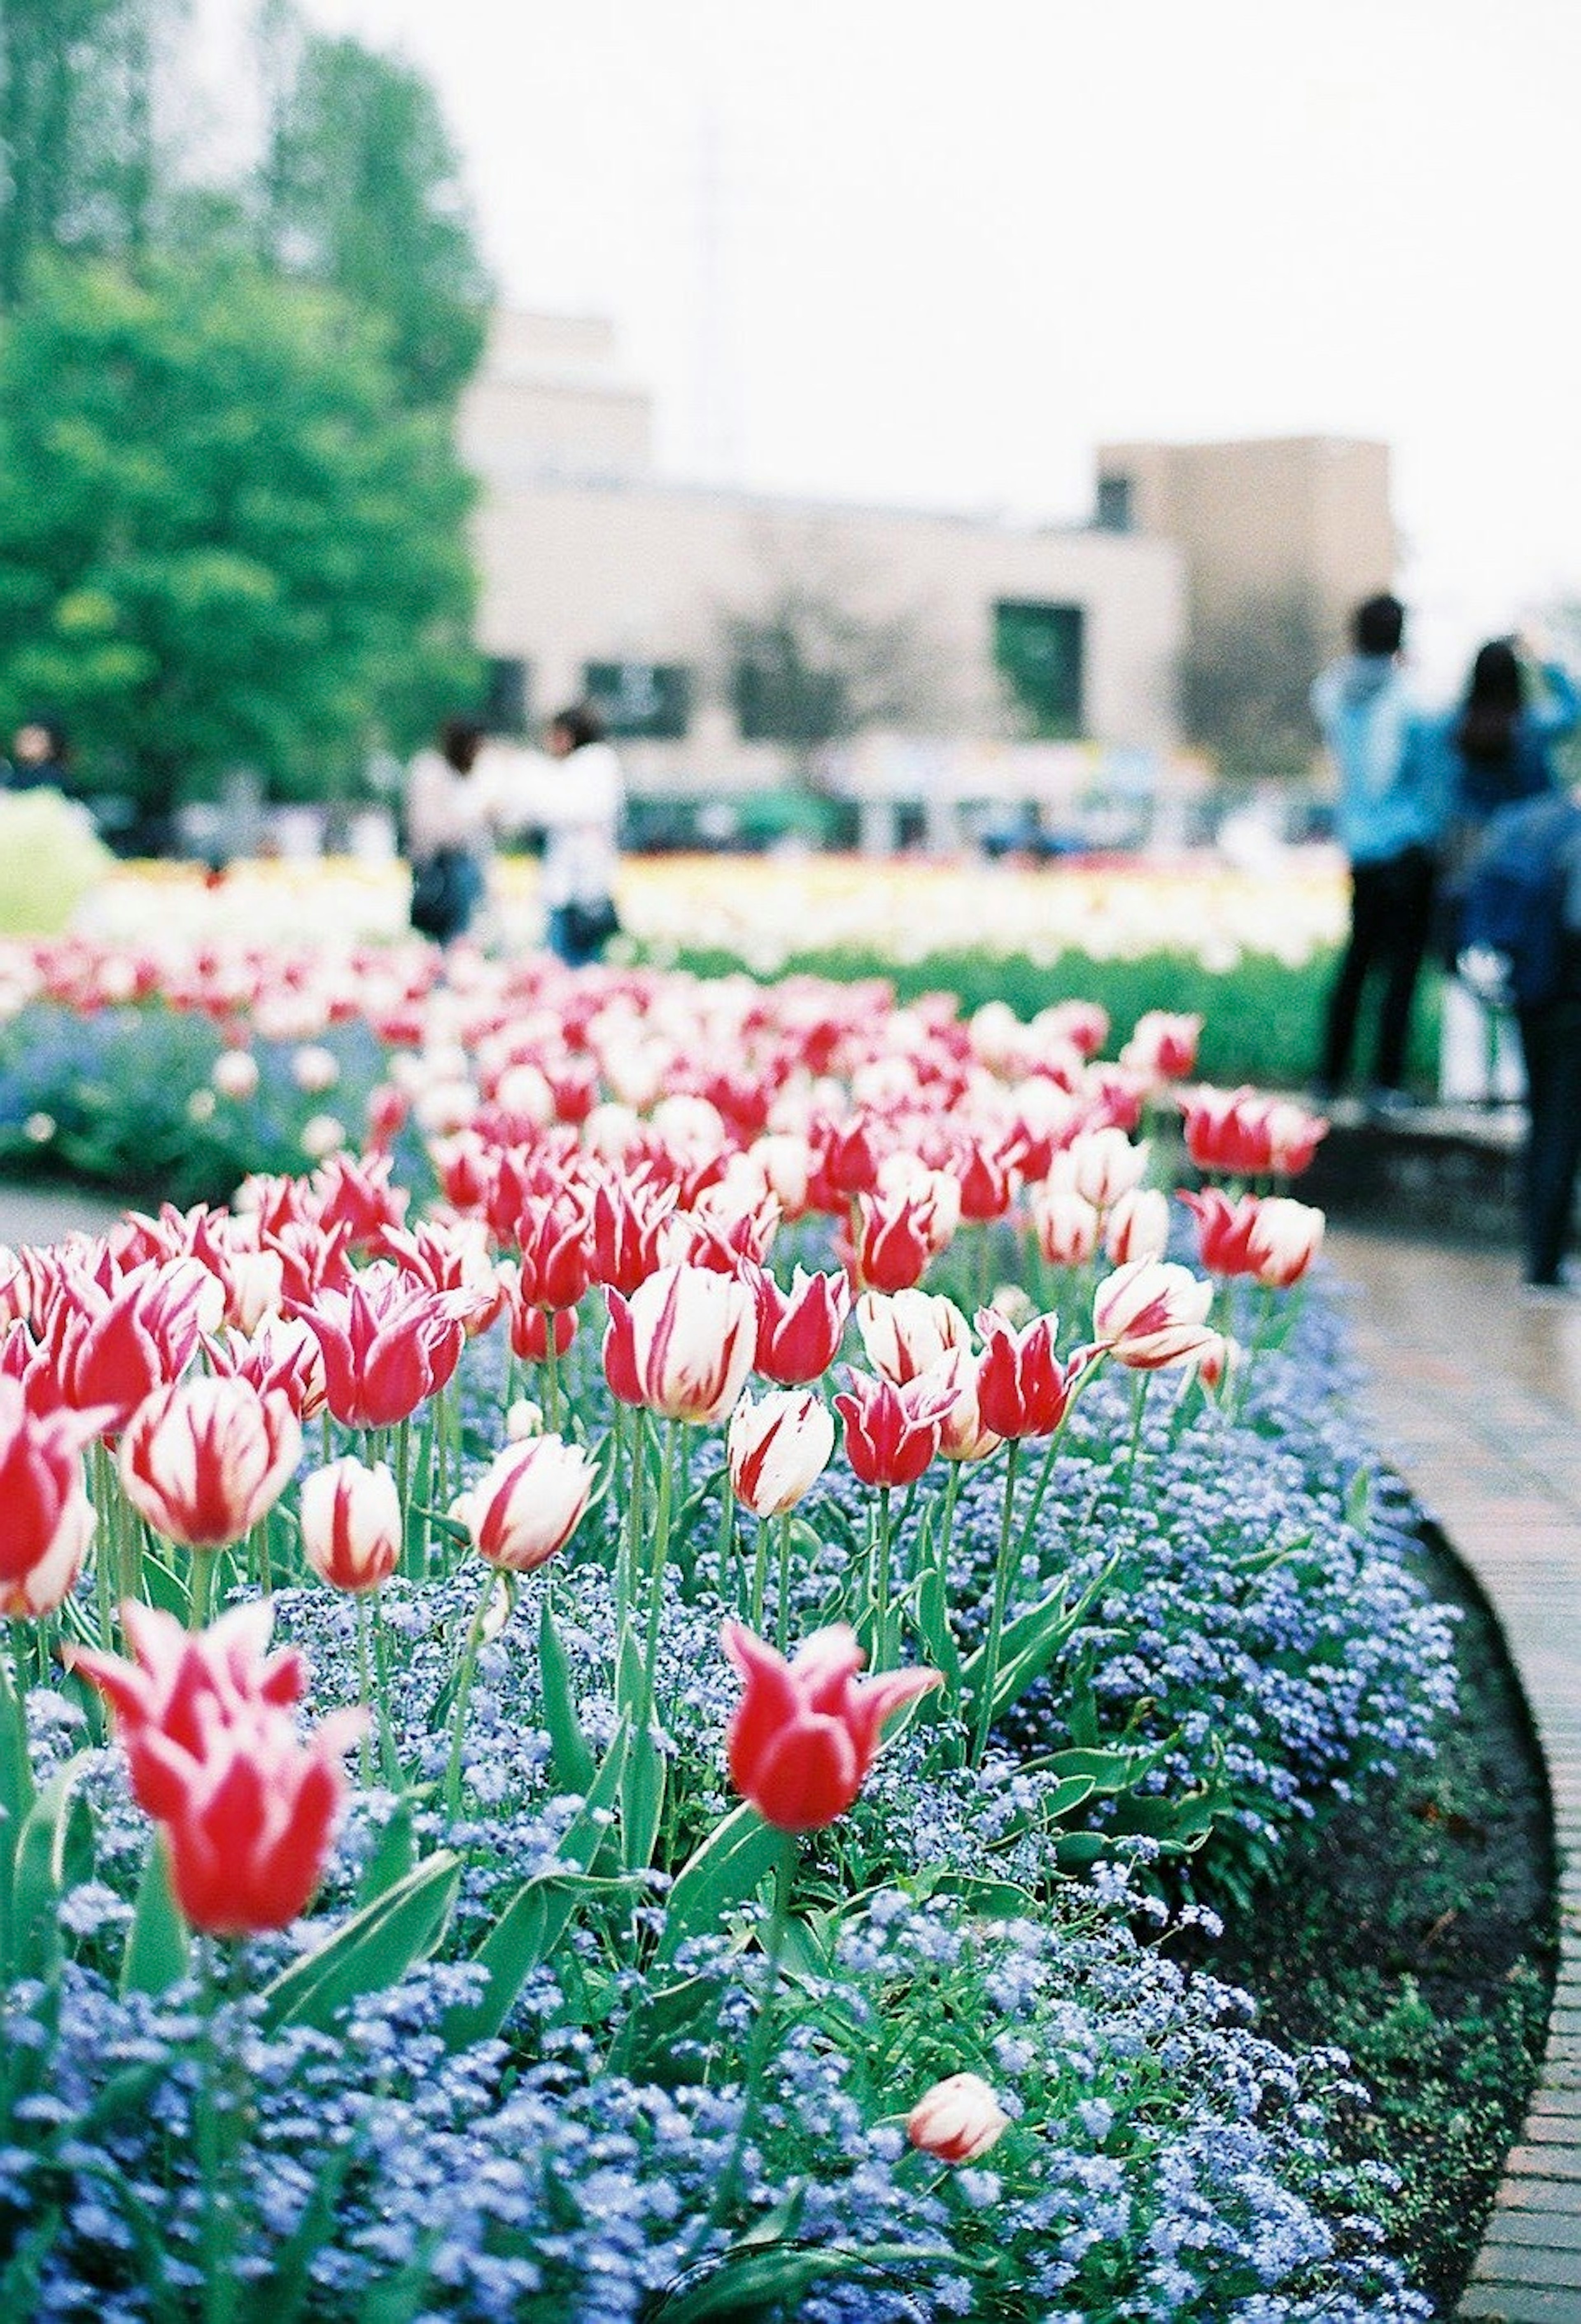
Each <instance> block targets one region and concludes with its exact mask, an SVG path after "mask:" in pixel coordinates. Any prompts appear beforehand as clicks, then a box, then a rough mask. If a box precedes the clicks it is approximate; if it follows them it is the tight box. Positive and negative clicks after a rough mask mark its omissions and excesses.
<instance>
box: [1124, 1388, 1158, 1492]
mask: <svg viewBox="0 0 1581 2324" xmlns="http://www.w3.org/2000/svg"><path fill="white" fill-rule="evenodd" d="M1152 1377H1153V1375H1152V1373H1151V1372H1138V1373H1137V1374H1136V1376H1135V1379H1133V1381H1132V1382H1131V1443H1130V1449H1129V1451H1128V1452H1127V1453H1126V1499H1127V1500H1129V1499H1130V1498H1131V1487H1132V1484H1133V1482H1134V1480H1135V1475H1136V1456H1137V1454H1138V1453H1139V1452H1140V1451H1141V1450H1142V1416H1143V1413H1144V1411H1145V1409H1146V1406H1147V1383H1148V1381H1149V1380H1150V1379H1152Z"/></svg>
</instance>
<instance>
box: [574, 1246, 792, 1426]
mask: <svg viewBox="0 0 1581 2324" xmlns="http://www.w3.org/2000/svg"><path fill="white" fill-rule="evenodd" d="M606 1296H607V1297H608V1300H609V1305H610V1327H609V1330H608V1331H607V1332H606V1333H605V1334H604V1348H603V1356H604V1376H605V1378H606V1379H608V1381H609V1384H610V1386H611V1388H612V1390H613V1391H614V1393H615V1395H616V1396H618V1397H620V1400H621V1402H622V1403H623V1404H642V1405H647V1406H648V1407H649V1408H650V1409H651V1410H652V1411H655V1412H661V1413H663V1414H664V1415H665V1416H666V1418H667V1419H670V1420H689V1421H693V1422H704V1423H705V1422H709V1421H714V1420H722V1418H723V1417H724V1415H725V1414H726V1413H727V1412H728V1411H729V1410H730V1408H731V1406H732V1405H733V1404H734V1403H735V1401H736V1398H737V1397H739V1396H740V1392H741V1389H742V1388H743V1387H744V1386H745V1385H746V1379H747V1374H748V1373H749V1371H750V1369H752V1359H753V1357H754V1355H755V1354H756V1352H757V1347H758V1302H757V1298H756V1296H755V1295H754V1292H753V1290H752V1287H751V1286H750V1285H749V1284H746V1283H743V1282H742V1281H741V1280H740V1277H736V1276H731V1275H716V1274H715V1273H714V1272H713V1270H712V1268H703V1267H687V1266H685V1265H681V1266H675V1267H665V1268H660V1269H659V1272H658V1273H657V1275H650V1276H649V1277H648V1280H647V1281H646V1282H645V1283H641V1284H639V1286H638V1287H637V1289H636V1290H635V1291H634V1292H633V1293H632V1295H631V1297H630V1300H629V1301H628V1300H625V1299H623V1298H622V1297H621V1296H620V1293H619V1292H618V1291H611V1292H609V1293H608V1294H607V1295H606Z"/></svg>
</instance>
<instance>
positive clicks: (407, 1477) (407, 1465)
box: [395, 1420, 428, 1582]
mask: <svg viewBox="0 0 1581 2324" xmlns="http://www.w3.org/2000/svg"><path fill="white" fill-rule="evenodd" d="M411 1467H412V1425H411V1422H410V1421H409V1420H403V1421H402V1422H401V1424H400V1427H399V1428H398V1429H397V1430H396V1432H395V1490H396V1494H397V1496H398V1498H399V1499H400V1521H401V1525H402V1526H403V1528H404V1531H405V1540H404V1542H403V1543H402V1547H403V1548H404V1549H405V1551H406V1561H405V1570H406V1572H408V1573H409V1574H411V1575H413V1576H414V1577H415V1579H416V1580H418V1582H426V1581H427V1578H428V1576H427V1563H428V1561H427V1556H426V1555H422V1562H421V1563H418V1557H419V1554H421V1553H420V1551H419V1546H418V1545H419V1543H420V1541H421V1538H422V1536H421V1534H420V1531H419V1529H418V1527H417V1526H414V1525H413V1523H412V1515H411V1507H410V1502H409V1498H408V1497H409V1491H410V1488H411Z"/></svg>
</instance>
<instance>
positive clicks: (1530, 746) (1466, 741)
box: [1413, 636, 1581, 1102]
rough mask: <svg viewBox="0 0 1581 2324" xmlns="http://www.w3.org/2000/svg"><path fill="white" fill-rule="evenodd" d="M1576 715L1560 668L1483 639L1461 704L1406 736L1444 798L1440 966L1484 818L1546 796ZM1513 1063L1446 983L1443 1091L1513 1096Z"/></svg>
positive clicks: (1547, 658) (1517, 1079)
mask: <svg viewBox="0 0 1581 2324" xmlns="http://www.w3.org/2000/svg"><path fill="white" fill-rule="evenodd" d="M1529 671H1530V673H1531V674H1532V675H1534V676H1535V678H1536V679H1537V686H1536V687H1535V688H1534V687H1532V685H1531V683H1530V678H1529V675H1528V672H1529ZM1578 717H1581V697H1578V696H1577V694H1576V687H1575V684H1574V682H1573V680H1572V679H1571V678H1570V675H1569V673H1568V671H1567V669H1565V667H1564V665H1563V664H1562V663H1561V662H1558V661H1557V660H1555V659H1553V657H1552V655H1551V654H1550V653H1549V652H1548V651H1547V650H1546V649H1545V648H1544V647H1543V645H1542V644H1541V643H1540V641H1538V640H1537V639H1536V638H1534V637H1530V636H1528V637H1524V638H1520V639H1516V638H1490V639H1489V640H1488V641H1487V642H1486V643H1485V644H1484V645H1483V646H1480V647H1479V648H1478V649H1477V651H1476V654H1475V658H1474V659H1473V662H1472V665H1471V670H1470V674H1469V676H1468V678H1467V679H1466V690H1465V693H1464V695H1463V696H1462V697H1461V699H1460V701H1459V702H1458V703H1457V704H1456V705H1455V706H1454V707H1453V708H1452V709H1450V710H1448V711H1445V712H1443V713H1442V714H1441V715H1439V716H1438V717H1437V718H1434V719H1431V720H1429V721H1427V722H1425V723H1424V724H1423V725H1422V727H1421V728H1420V732H1419V733H1417V735H1416V736H1415V738H1414V741H1413V749H1414V750H1416V751H1418V752H1420V755H1421V758H1422V761H1423V766H1424V779H1425V780H1426V781H1427V782H1428V783H1429V784H1430V785H1431V786H1432V787H1433V788H1435V789H1436V790H1437V791H1438V793H1439V796H1440V798H1442V800H1443V802H1444V814H1445V837H1444V845H1443V862H1442V871H1441V877H1440V893H1439V906H1438V913H1437V919H1436V934H1437V944H1438V950H1439V954H1440V955H1441V957H1442V959H1443V961H1444V964H1445V965H1446V966H1447V967H1453V965H1454V964H1455V961H1456V959H1457V955H1458V954H1459V953H1460V952H1461V950H1462V949H1463V945H1464V931H1463V929H1462V926H1461V922H1462V918H1463V913H1464V906H1465V896H1466V880H1467V876H1468V872H1469V869H1470V866H1471V864H1472V862H1473V861H1474V860H1475V857H1476V855H1477V853H1478V851H1479V848H1480V846H1481V844H1482V841H1483V837H1484V834H1485V833H1486V831H1487V829H1488V826H1489V825H1490V822H1491V821H1492V819H1493V817H1494V816H1496V815H1498V814H1499V813H1500V811H1501V810H1502V809H1503V808H1504V807H1512V806H1515V805H1518V804H1519V803H1520V802H1521V800H1523V799H1532V798H1551V797H1552V796H1553V795H1554V793H1555V790H1556V788H1557V778H1556V775H1555V771H1554V765H1553V744H1554V743H1555V742H1557V741H1558V740H1559V738H1560V737H1561V736H1563V735H1565V734H1567V733H1569V732H1570V730H1571V729H1572V728H1573V727H1574V726H1575V725H1576V721H1577V718H1578ZM1439 1086H1440V1089H1441V1091H1442V1093H1443V1094H1444V1095H1445V1096H1446V1097H1451V1098H1461V1099H1467V1100H1471V1101H1475V1102H1485V1101H1487V1100H1489V1099H1490V1098H1499V1097H1509V1098H1512V1099H1514V1098H1518V1097H1519V1096H1520V1094H1521V1059H1520V1058H1518V1057H1517V1056H1515V1055H1514V1054H1513V1047H1512V1044H1510V1043H1509V1042H1508V1041H1507V1040H1506V1039H1505V1037H1504V1028H1503V1027H1502V1026H1501V1024H1500V1021H1499V1019H1498V1018H1497V1017H1496V1016H1495V1015H1494V1014H1493V1013H1491V1012H1490V1011H1489V1010H1486V1009H1484V1007H1483V1006H1482V1005H1481V1003H1480V1002H1479V1001H1477V1000H1476V999H1475V996H1474V995H1473V994H1472V993H1471V991H1468V990H1467V988H1466V986H1465V985H1464V984H1463V983H1456V984H1450V985H1449V986H1448V988H1447V989H1446V992H1445V998H1444V1010H1443V1028H1442V1064H1441V1070H1440V1074H1439Z"/></svg>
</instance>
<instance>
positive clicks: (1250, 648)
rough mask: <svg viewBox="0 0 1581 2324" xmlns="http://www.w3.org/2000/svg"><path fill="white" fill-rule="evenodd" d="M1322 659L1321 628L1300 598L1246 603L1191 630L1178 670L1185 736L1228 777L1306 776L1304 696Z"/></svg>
mask: <svg viewBox="0 0 1581 2324" xmlns="http://www.w3.org/2000/svg"><path fill="white" fill-rule="evenodd" d="M1322 658H1323V642H1322V625H1321V622H1320V620H1319V613H1318V609H1317V607H1316V605H1315V604H1313V602H1312V600H1311V598H1310V595H1308V594H1307V593H1306V592H1305V591H1304V590H1300V589H1292V590H1280V591H1269V592H1266V593H1265V594H1263V595H1257V596H1250V597H1246V598H1245V599H1243V601H1242V602H1241V604H1238V605H1237V606H1236V608H1235V610H1234V612H1233V613H1228V614H1224V615H1220V616H1218V618H1216V619H1213V620H1210V621H1207V622H1199V623H1197V624H1194V625H1193V632H1192V636H1191V641H1190V644H1189V645H1188V647H1187V649H1186V651H1185V653H1184V655H1183V657H1182V659H1181V715H1182V716H1183V718H1184V721H1185V727H1186V732H1187V733H1188V734H1189V736H1190V739H1191V741H1192V742H1196V743H1198V744H1200V746H1201V747H1202V748H1204V749H1206V750H1209V751H1212V752H1214V753H1215V754H1216V755H1217V757H1218V762H1219V766H1220V768H1221V770H1223V772H1224V773H1226V774H1228V775H1241V776H1251V777H1256V776H1261V775H1279V776H1294V775H1301V774H1304V773H1306V771H1307V770H1308V769H1309V768H1310V766H1311V763H1312V758H1313V754H1314V752H1316V750H1317V747H1318V737H1317V730H1316V728H1315V727H1314V725H1313V724H1312V713H1311V708H1310V703H1309V701H1308V696H1310V692H1311V687H1312V680H1313V679H1314V678H1316V677H1317V675H1318V671H1319V668H1320V666H1321V663H1322Z"/></svg>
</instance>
